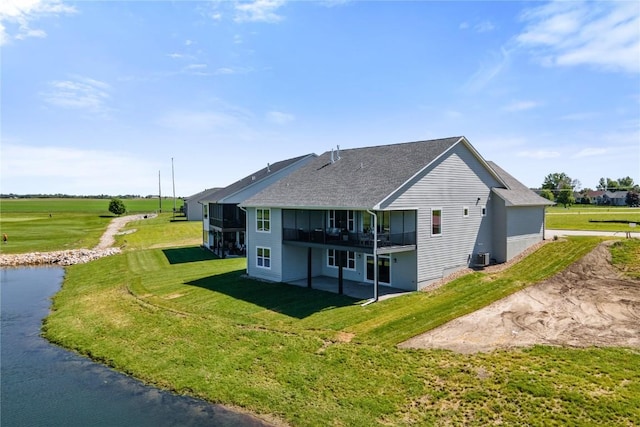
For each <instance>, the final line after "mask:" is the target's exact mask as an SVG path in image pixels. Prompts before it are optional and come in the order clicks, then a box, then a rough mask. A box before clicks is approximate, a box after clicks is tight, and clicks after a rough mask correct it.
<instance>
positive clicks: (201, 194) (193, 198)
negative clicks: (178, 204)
mask: <svg viewBox="0 0 640 427" xmlns="http://www.w3.org/2000/svg"><path fill="white" fill-rule="evenodd" d="M220 190H221V187H214V188H208V189H206V190H204V191H201V192H199V193H196V194H192V195H191V196H189V197H187V198H186V199H184V201H185V203H196V202H199V201H200V200H202V199H203V198H206V197H208V196H210V195H211V194H213V193H215V192H217V191H220Z"/></svg>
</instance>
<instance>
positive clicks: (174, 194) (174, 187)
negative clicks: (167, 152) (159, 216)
mask: <svg viewBox="0 0 640 427" xmlns="http://www.w3.org/2000/svg"><path fill="white" fill-rule="evenodd" d="M171 182H172V184H173V219H176V180H175V177H174V175H173V157H172V158H171Z"/></svg>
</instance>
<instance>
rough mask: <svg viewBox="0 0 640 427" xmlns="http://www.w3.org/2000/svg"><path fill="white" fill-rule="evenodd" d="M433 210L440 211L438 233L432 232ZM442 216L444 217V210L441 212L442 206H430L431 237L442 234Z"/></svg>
mask: <svg viewBox="0 0 640 427" xmlns="http://www.w3.org/2000/svg"><path fill="white" fill-rule="evenodd" d="M434 211H440V233H434V232H433V212H434ZM443 218H444V212H443V210H442V208H431V237H440V236H442V230H443V229H444V227H443V224H442V222H443V221H442V220H443Z"/></svg>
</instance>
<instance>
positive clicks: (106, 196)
mask: <svg viewBox="0 0 640 427" xmlns="http://www.w3.org/2000/svg"><path fill="white" fill-rule="evenodd" d="M0 198H2V199H113V198H117V199H142V198H143V197H142V196H140V195H139V194H118V195H117V196H114V195H110V194H97V195H84V196H78V195H74V194H61V193H58V194H15V193H8V194H4V193H0ZM144 198H145V199H157V198H158V195H157V194H150V195H147V196H144ZM163 198H165V199H168V198H169V197H163Z"/></svg>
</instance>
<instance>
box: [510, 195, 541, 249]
mask: <svg viewBox="0 0 640 427" xmlns="http://www.w3.org/2000/svg"><path fill="white" fill-rule="evenodd" d="M543 226H544V208H541V207H540V206H517V207H516V206H514V207H509V208H507V226H506V228H507V238H506V241H507V253H506V259H505V261H508V260H510V259H511V258H513V257H515V256H516V255H518V254H520V253H521V252H523V251H524V250H525V249H527V248H528V247H529V246H531V245H535V244H536V243H538V242H541V241H542V239H543V238H544V229H543Z"/></svg>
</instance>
